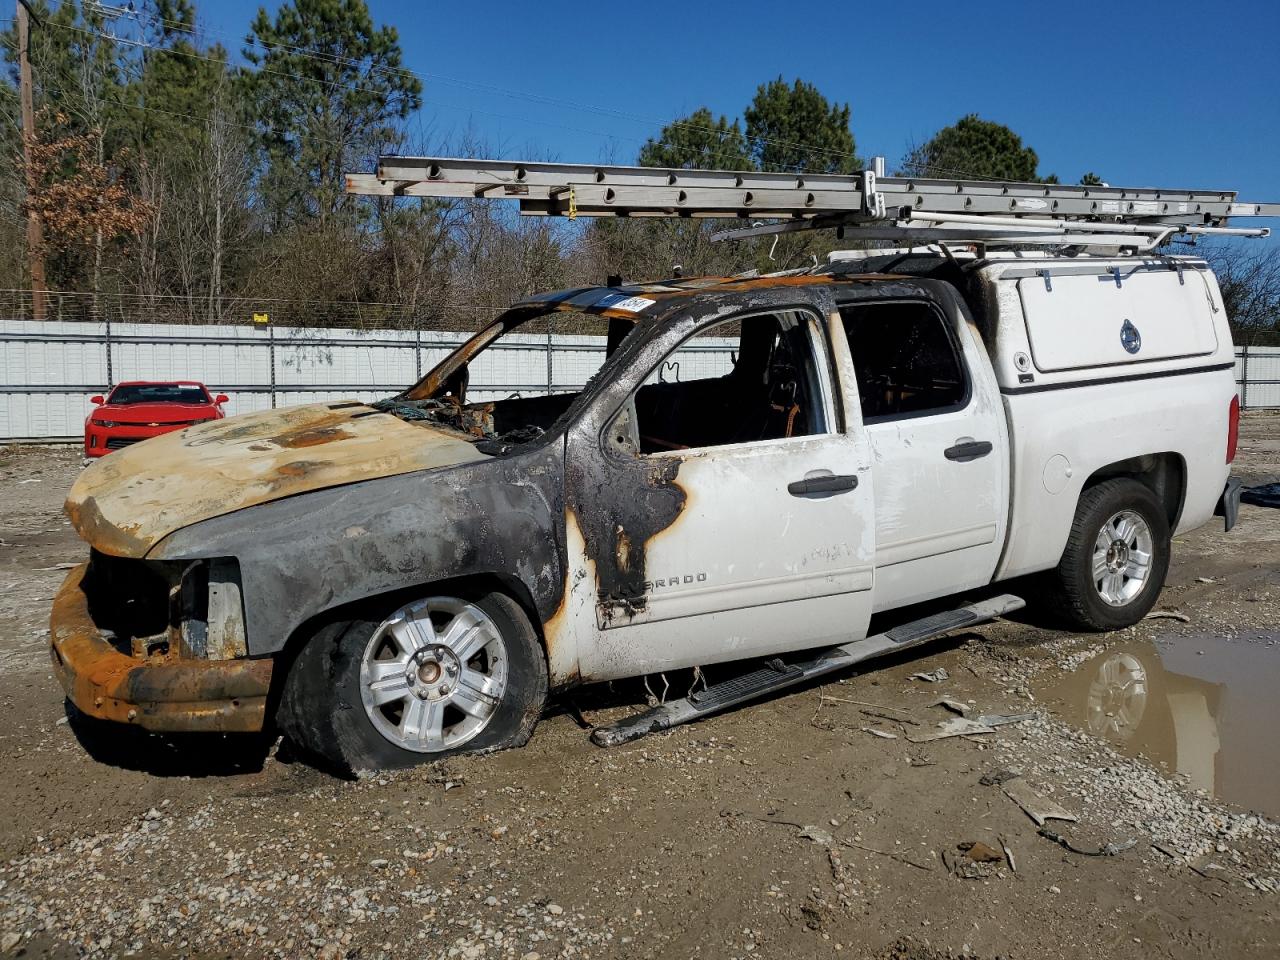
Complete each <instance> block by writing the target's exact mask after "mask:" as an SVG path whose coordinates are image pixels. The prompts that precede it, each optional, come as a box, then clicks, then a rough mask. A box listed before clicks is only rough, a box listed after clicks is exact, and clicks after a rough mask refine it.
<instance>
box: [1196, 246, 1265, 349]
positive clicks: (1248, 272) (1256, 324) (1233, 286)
mask: <svg viewBox="0 0 1280 960" xmlns="http://www.w3.org/2000/svg"><path fill="white" fill-rule="evenodd" d="M1205 258H1206V259H1207V260H1208V261H1209V264H1210V266H1212V267H1213V271H1214V273H1215V274H1217V277H1218V286H1219V287H1220V288H1221V290H1222V300H1223V305H1224V306H1225V307H1226V309H1227V317H1228V319H1229V320H1230V321H1231V328H1232V330H1233V332H1234V334H1235V339H1236V342H1237V343H1239V344H1241V345H1247V346H1255V345H1262V344H1273V343H1274V344H1280V249H1277V247H1276V246H1275V245H1274V244H1273V243H1257V242H1251V241H1247V240H1245V241H1224V242H1220V243H1216V244H1213V245H1212V246H1209V247H1208V248H1207V249H1206V250H1205Z"/></svg>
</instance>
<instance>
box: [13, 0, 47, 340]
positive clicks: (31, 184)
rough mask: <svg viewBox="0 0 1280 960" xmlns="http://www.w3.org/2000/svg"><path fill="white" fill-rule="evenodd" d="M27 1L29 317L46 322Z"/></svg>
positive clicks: (21, 10)
mask: <svg viewBox="0 0 1280 960" xmlns="http://www.w3.org/2000/svg"><path fill="white" fill-rule="evenodd" d="M28 16H29V11H28V9H27V4H26V0H18V11H17V21H18V75H19V85H20V86H21V88H22V159H23V163H24V165H25V167H26V173H27V264H28V267H29V269H30V271H31V314H32V319H34V320H43V319H44V318H45V289H46V287H45V280H44V237H43V233H42V231H41V229H40V215H39V214H37V213H36V212H35V210H34V209H32V206H31V198H32V196H34V194H35V191H36V178H35V169H34V168H33V167H32V166H31V146H32V142H33V141H34V139H35V135H36V118H35V107H34V105H33V103H32V95H31V57H30V56H29V55H28V52H29V48H30V45H31V28H30V24H29V23H28V22H27V20H28Z"/></svg>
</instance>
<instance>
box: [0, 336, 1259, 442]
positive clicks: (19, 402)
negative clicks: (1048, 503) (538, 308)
mask: <svg viewBox="0 0 1280 960" xmlns="http://www.w3.org/2000/svg"><path fill="white" fill-rule="evenodd" d="M467 336H469V334H467V333H462V332H442V331H415V330H390V329H388V330H355V329H345V328H342V329H318V328H303V327H250V326H233V325H211V326H200V325H186V324H173V323H149V324H137V323H114V324H111V325H110V328H109V329H108V327H107V325H106V324H104V323H97V322H87V321H86V322H60V321H52V320H49V321H33V320H0V441H4V440H15V439H33V440H42V439H43V440H49V439H56V438H64V439H77V438H79V437H80V436H82V434H83V430H84V418H85V417H86V416H87V415H88V413H89V411H90V410H91V409H92V405H91V404H90V402H89V398H90V397H91V396H93V395H94V394H97V393H101V392H103V391H104V390H105V389H106V387H107V385H108V383H109V382H110V383H119V382H121V381H125V380H174V379H189V380H201V381H203V382H204V383H206V384H208V386H209V387H210V389H212V390H213V391H214V392H217V393H226V394H227V395H228V396H229V397H230V398H231V399H230V402H229V404H228V405H227V413H228V414H229V415H234V414H237V413H246V412H249V411H252V410H263V409H269V408H270V407H271V406H273V405H275V406H289V405H293V404H301V403H316V402H324V401H333V400H337V399H342V398H353V399H357V400H364V401H370V400H375V399H379V398H381V397H386V396H389V395H390V394H392V393H395V392H397V391H398V390H400V389H403V388H404V387H406V386H408V385H409V384H411V383H413V382H414V381H415V380H416V379H417V378H418V376H419V375H420V373H421V372H425V371H427V370H430V369H431V367H433V366H434V365H435V364H436V363H438V362H439V361H440V360H441V359H442V358H443V357H445V356H446V355H447V354H448V352H449V351H450V350H451V349H453V347H455V346H456V345H457V344H459V343H461V342H462V341H463V340H465V339H466V338H467ZM108 339H109V341H110V358H109V359H110V363H109V364H108ZM695 343H696V346H694V345H692V344H691V345H689V346H687V347H686V348H685V349H684V350H682V351H681V354H680V357H679V361H680V367H681V369H680V370H679V372H678V373H676V372H675V370H671V371H667V372H666V373H665V374H661V373H660V374H659V375H665V376H667V377H669V378H670V377H676V376H678V377H679V378H680V379H684V380H688V379H693V378H696V377H704V376H714V375H717V374H718V373H722V372H724V371H725V370H727V369H728V368H729V366H730V365H731V363H732V359H731V358H732V350H733V344H732V342H731V341H729V340H723V339H719V338H717V339H710V338H709V339H705V340H698V341H695ZM604 352H605V338H604V337H599V336H586V335H580V334H552V335H551V337H550V339H548V337H547V335H546V334H545V333H521V334H511V335H509V336H507V337H504V338H503V340H502V341H500V342H499V343H498V344H495V346H494V348H493V349H491V350H488V351H486V352H484V353H482V354H481V355H480V356H479V357H478V358H477V359H476V362H475V363H474V365H473V367H472V371H471V385H470V393H471V396H473V397H474V398H475V399H477V400H495V399H499V398H501V397H505V396H508V395H510V394H511V393H513V392H518V391H531V390H546V389H547V387H548V384H550V388H551V389H552V390H555V391H570V390H576V389H580V388H581V387H582V385H583V384H584V383H585V382H586V380H587V378H588V377H589V376H590V375H591V374H593V373H594V372H595V371H596V370H597V369H599V367H600V364H601V363H602V362H603V360H604ZM548 361H549V366H550V371H548ZM548 372H550V380H548ZM1246 373H1247V375H1248V382H1247V383H1246V382H1245V381H1244V376H1245V374H1246ZM1236 381H1237V383H1238V384H1239V388H1240V394H1241V398H1242V400H1243V402H1244V405H1245V407H1246V408H1250V409H1253V408H1261V407H1276V408H1280V347H1249V348H1248V350H1247V352H1246V351H1245V350H1244V348H1240V347H1237V348H1236Z"/></svg>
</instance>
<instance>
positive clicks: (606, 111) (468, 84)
mask: <svg viewBox="0 0 1280 960" xmlns="http://www.w3.org/2000/svg"><path fill="white" fill-rule="evenodd" d="M56 26H58V27H61V28H63V29H66V30H74V31H76V32H79V33H85V34H89V35H92V36H97V37H101V38H103V39H107V40H113V41H115V42H118V43H123V44H126V45H130V46H138V47H143V48H146V49H152V50H163V51H164V52H167V53H172V54H176V55H178V56H185V57H191V58H194V59H198V60H205V61H208V62H211V63H216V64H220V65H222V66H224V67H229V66H231V64H230V63H229V62H228V61H226V60H220V59H218V58H216V57H208V56H204V55H202V54H199V53H196V52H194V51H189V50H180V49H177V48H173V47H156V46H155V45H154V44H151V43H148V42H146V41H143V40H130V39H127V38H124V37H118V36H116V35H115V34H112V33H103V32H101V31H97V30H90V29H88V28H85V27H76V26H73V25H70V24H56ZM212 35H214V36H218V35H219V34H217V33H212ZM221 36H223V37H224V38H227V37H226V35H225V34H222V35H221ZM228 39H229V38H228ZM244 42H246V43H248V44H250V45H251V46H252V44H253V43H254V42H257V43H260V44H261V45H262V46H263V48H264V49H265V50H266V52H267V54H268V55H269V54H270V53H271V52H272V51H273V50H274V49H277V48H278V49H284V50H289V51H291V52H293V53H296V54H297V55H299V56H302V57H304V58H306V59H310V60H314V61H316V62H318V63H323V64H325V65H327V66H335V65H337V66H350V67H355V68H358V69H364V68H365V67H364V64H363V62H362V61H360V60H356V59H354V58H350V57H338V56H328V55H324V54H318V53H316V52H314V51H308V50H304V49H302V48H299V47H292V46H289V45H288V44H274V43H266V42H264V41H261V40H256V41H255V40H254V39H253V38H250V37H246V38H245V40H244ZM255 68H256V69H257V70H258V71H259V72H262V73H268V74H272V75H276V76H281V77H285V78H288V79H293V80H299V81H302V82H304V83H316V84H320V85H323V86H328V87H339V88H343V89H349V88H351V87H352V86H354V87H355V89H368V88H367V87H366V86H365V85H364V84H361V83H356V84H347V83H342V82H340V81H333V80H325V79H323V78H321V77H308V76H305V75H302V74H295V73H289V72H287V71H281V70H276V69H274V68H271V67H268V66H263V65H260V64H257V63H255ZM367 69H368V73H370V74H374V73H378V74H389V75H401V76H409V77H413V78H415V79H417V80H420V81H425V80H434V81H438V82H442V83H449V84H454V85H457V86H461V87H464V88H470V89H474V90H478V91H481V92H485V93H491V94H495V95H498V96H505V97H511V98H515V99H521V100H527V101H529V102H532V103H542V104H546V105H548V106H565V107H570V108H572V109H575V110H583V111H587V112H590V113H596V114H600V115H603V116H608V117H613V118H615V119H621V120H626V121H629V122H633V123H643V124H645V125H647V126H661V127H678V128H687V129H690V130H695V131H701V132H703V133H708V134H711V135H713V136H719V137H721V138H722V137H723V131H721V130H719V129H718V128H716V127H713V126H710V125H708V124H702V123H697V122H695V121H691V120H680V119H677V120H670V121H663V120H657V119H654V118H651V117H644V116H641V115H638V114H632V113H627V112H625V111H621V110H616V109H613V108H609V107H601V106H597V105H594V104H589V103H584V102H581V101H575V100H568V99H564V98H560V97H549V96H546V95H543V94H536V93H529V92H527V91H518V90H511V89H509V88H505V87H500V86H497V85H494V84H488V83H483V82H480V81H475V80H466V79H463V78H460V77H452V76H449V75H447V74H440V73H432V72H426V71H423V72H419V71H414V70H410V69H409V68H407V67H398V68H396V67H379V66H374V65H371V66H369V67H368V68H367ZM476 112H483V111H476ZM519 119H521V120H524V121H532V122H534V123H539V122H541V123H545V122H547V121H542V120H540V119H538V118H533V117H522V118H519ZM581 132H587V131H581ZM593 135H595V136H601V137H611V136H614V135H613V134H593ZM625 139H638V138H630V137H626V138H625ZM647 139H652V138H647ZM753 139H755V140H758V141H759V142H760V143H765V144H772V145H775V146H781V147H794V148H797V149H799V150H801V151H803V152H804V153H806V154H809V155H813V154H824V155H826V156H828V157H835V158H839V159H853V160H856V159H857V155H856V154H853V153H847V152H845V151H842V150H837V149H834V148H831V147H819V146H815V145H813V144H806V143H802V142H800V141H794V140H784V139H781V138H778V137H755V138H753ZM646 142H647V141H646ZM654 142H656V143H660V144H662V143H665V144H666V145H668V146H670V145H671V144H670V143H668V142H667V141H663V140H657V141H654Z"/></svg>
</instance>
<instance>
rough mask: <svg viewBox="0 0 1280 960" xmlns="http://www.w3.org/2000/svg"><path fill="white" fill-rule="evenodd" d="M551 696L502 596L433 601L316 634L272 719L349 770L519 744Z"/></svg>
mask: <svg viewBox="0 0 1280 960" xmlns="http://www.w3.org/2000/svg"><path fill="white" fill-rule="evenodd" d="M546 693H547V667H546V660H545V658H544V657H543V654H542V647H541V645H540V644H539V643H538V638H537V634H536V632H535V631H534V629H533V626H532V624H531V623H530V622H529V618H528V617H527V616H526V615H525V613H524V611H523V610H522V609H521V607H520V605H519V604H517V603H516V602H515V601H514V600H512V599H511V598H510V597H508V596H506V595H505V594H502V593H496V592H492V593H487V594H484V595H482V596H479V597H475V598H464V597H458V596H432V597H426V598H424V599H421V600H415V601H413V602H412V603H409V604H406V605H404V606H402V607H399V608H398V609H396V610H394V611H392V612H391V613H390V614H388V615H387V616H386V617H384V618H383V619H381V620H377V619H352V620H346V621H342V622H337V623H331V624H329V625H327V626H326V627H324V628H322V629H321V630H320V631H318V632H317V633H316V635H315V636H314V637H312V639H311V640H310V641H309V642H308V643H307V645H306V646H305V647H304V648H303V650H302V652H301V653H300V654H299V655H298V658H297V660H296V661H295V662H294V664H293V668H292V669H291V670H290V672H289V675H288V677H287V678H286V680H285V688H284V692H283V695H282V697H281V703H280V711H279V715H278V716H279V722H280V726H281V729H282V730H283V732H284V733H285V734H286V735H287V736H288V737H289V739H290V740H292V741H293V742H294V744H296V745H297V746H298V747H300V748H301V749H302V751H303V752H304V753H307V754H310V755H312V756H314V757H317V758H320V759H322V760H324V761H326V762H328V763H329V764H331V765H333V766H336V767H338V768H340V769H342V770H344V771H361V770H379V769H387V768H393V767H405V766H411V765H413V764H415V763H423V762H426V761H428V760H435V759H439V758H441V757H446V756H450V755H452V754H456V753H474V752H481V751H486V750H500V749H504V748H506V747H515V746H520V745H522V744H524V743H525V742H526V741H527V740H528V739H529V736H530V734H531V733H532V732H533V728H534V725H535V724H536V723H537V722H538V718H539V716H540V714H541V712H542V705H543V702H544V701H545V699H546Z"/></svg>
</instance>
